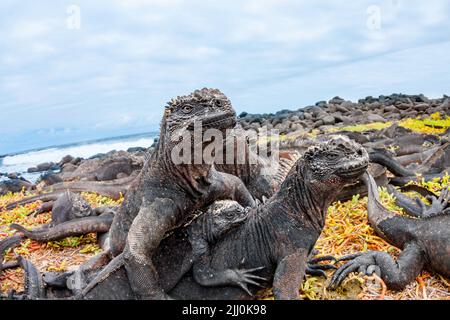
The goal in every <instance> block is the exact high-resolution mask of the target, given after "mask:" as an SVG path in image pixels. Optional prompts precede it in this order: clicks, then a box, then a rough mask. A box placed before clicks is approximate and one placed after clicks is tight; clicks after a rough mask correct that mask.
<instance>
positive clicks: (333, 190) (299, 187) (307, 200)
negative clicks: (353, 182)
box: [268, 161, 344, 233]
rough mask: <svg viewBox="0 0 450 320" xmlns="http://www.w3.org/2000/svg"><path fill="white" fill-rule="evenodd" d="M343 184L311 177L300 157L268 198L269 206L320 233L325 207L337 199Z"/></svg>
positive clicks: (323, 221)
mask: <svg viewBox="0 0 450 320" xmlns="http://www.w3.org/2000/svg"><path fill="white" fill-rule="evenodd" d="M343 187H344V184H343V183H342V184H336V183H333V184H331V183H326V182H321V181H320V182H319V181H317V180H314V179H313V178H312V177H311V175H310V171H309V168H308V167H307V166H306V164H305V163H304V162H303V161H299V162H298V163H297V165H296V166H294V167H293V168H292V169H291V172H290V173H289V174H288V176H287V177H286V180H285V181H284V182H283V184H282V185H281V188H280V191H278V192H277V194H275V195H274V196H273V197H272V198H271V199H270V200H269V206H273V207H274V209H276V208H278V209H277V211H279V210H280V208H282V211H283V212H284V213H285V214H286V215H289V216H290V217H291V218H293V219H294V220H296V221H297V222H298V223H299V224H300V225H304V226H306V227H312V228H313V229H314V230H316V231H318V232H319V233H320V232H321V231H322V229H323V227H324V225H325V218H326V214H327V210H328V207H329V206H330V204H331V203H332V202H333V201H334V200H335V199H336V197H337V195H338V194H339V192H340V191H341V190H342V188H343ZM271 211H272V212H273V210H270V209H269V210H268V214H270V212H271Z"/></svg>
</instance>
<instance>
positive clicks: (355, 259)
mask: <svg viewBox="0 0 450 320" xmlns="http://www.w3.org/2000/svg"><path fill="white" fill-rule="evenodd" d="M377 254H378V252H373V251H368V252H365V253H356V254H352V255H348V256H345V257H343V258H341V259H339V261H344V260H352V261H350V262H348V263H346V264H344V265H343V266H341V267H340V268H339V269H338V270H337V271H336V272H335V273H334V274H333V277H332V278H331V281H330V284H329V285H328V288H330V289H336V288H337V287H339V286H340V284H341V283H342V281H343V280H344V279H345V278H346V277H347V276H348V275H349V274H350V273H352V272H359V273H364V274H366V275H372V274H373V273H374V272H375V273H376V274H377V275H378V276H380V275H381V270H380V267H379V266H377V265H376V260H375V256H376V255H377Z"/></svg>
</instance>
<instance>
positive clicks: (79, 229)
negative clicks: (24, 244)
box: [10, 214, 113, 242]
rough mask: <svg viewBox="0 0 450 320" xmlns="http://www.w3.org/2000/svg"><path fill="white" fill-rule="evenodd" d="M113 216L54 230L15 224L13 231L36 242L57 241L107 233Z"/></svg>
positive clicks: (69, 224)
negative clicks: (27, 227)
mask: <svg viewBox="0 0 450 320" xmlns="http://www.w3.org/2000/svg"><path fill="white" fill-rule="evenodd" d="M112 220H113V215H110V214H108V215H102V216H98V217H96V216H95V217H85V218H80V219H75V220H71V221H67V222H63V223H61V224H58V225H56V226H54V227H52V228H48V229H40V230H28V229H26V228H24V227H23V226H21V225H19V224H16V223H13V224H11V225H10V228H11V229H15V230H17V231H19V232H21V233H22V234H23V235H24V236H25V237H27V238H30V239H33V240H36V241H42V242H46V241H55V240H61V239H64V238H67V237H72V236H80V235H83V234H88V233H91V232H107V231H108V230H109V228H110V227H111V224H112Z"/></svg>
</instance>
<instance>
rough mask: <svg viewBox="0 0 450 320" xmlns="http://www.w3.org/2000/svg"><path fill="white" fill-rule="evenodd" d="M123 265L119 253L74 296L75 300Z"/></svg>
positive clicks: (81, 297) (121, 255) (79, 298)
mask: <svg viewBox="0 0 450 320" xmlns="http://www.w3.org/2000/svg"><path fill="white" fill-rule="evenodd" d="M123 266H124V260H123V254H122V253H121V254H119V255H118V256H116V257H115V258H114V259H112V260H111V261H110V262H109V263H108V265H107V266H106V267H104V268H103V269H102V270H101V271H100V272H99V273H98V274H97V275H96V276H95V277H94V279H92V280H91V282H89V283H88V284H87V286H86V287H85V288H83V290H82V291H81V293H80V294H78V295H76V296H75V297H74V299H75V300H81V299H83V298H84V297H85V296H86V295H87V294H88V293H89V292H90V291H91V290H92V289H93V288H94V287H95V286H97V285H98V284H100V283H101V282H103V281H105V280H106V279H107V278H108V277H109V276H110V275H111V274H112V273H114V272H115V271H117V270H119V269H120V268H121V267H123Z"/></svg>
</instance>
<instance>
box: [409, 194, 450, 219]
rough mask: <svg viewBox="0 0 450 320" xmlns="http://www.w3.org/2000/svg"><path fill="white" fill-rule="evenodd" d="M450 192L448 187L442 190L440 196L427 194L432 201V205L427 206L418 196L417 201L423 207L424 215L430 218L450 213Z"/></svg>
mask: <svg viewBox="0 0 450 320" xmlns="http://www.w3.org/2000/svg"><path fill="white" fill-rule="evenodd" d="M449 194H450V192H449V188H447V189H445V190H442V191H441V194H440V196H439V198H436V197H434V196H426V199H427V200H428V201H430V202H431V205H430V206H426V205H425V204H424V203H423V202H422V201H421V200H420V199H419V198H416V202H417V203H418V204H419V206H420V207H421V208H422V217H423V218H430V217H434V216H437V215H440V214H447V213H450V208H447V206H448V201H449Z"/></svg>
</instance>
